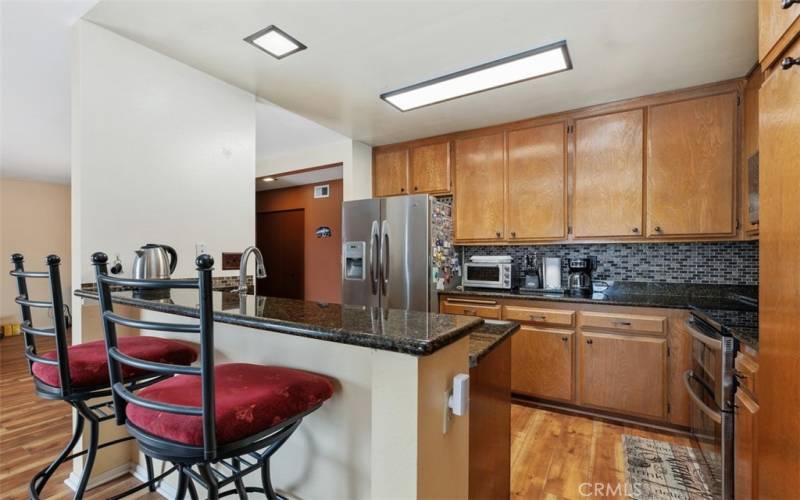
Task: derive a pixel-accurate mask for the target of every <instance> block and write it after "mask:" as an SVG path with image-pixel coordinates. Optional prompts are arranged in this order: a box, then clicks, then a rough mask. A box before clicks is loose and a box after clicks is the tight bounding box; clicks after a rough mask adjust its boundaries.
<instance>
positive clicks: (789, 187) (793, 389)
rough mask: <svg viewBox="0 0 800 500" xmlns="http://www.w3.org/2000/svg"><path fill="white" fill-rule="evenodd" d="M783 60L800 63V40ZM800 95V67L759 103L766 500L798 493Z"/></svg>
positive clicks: (766, 87) (770, 80)
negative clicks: (799, 58) (797, 59)
mask: <svg viewBox="0 0 800 500" xmlns="http://www.w3.org/2000/svg"><path fill="white" fill-rule="evenodd" d="M794 8H798V6H795V7H794ZM785 55H786V56H789V57H793V58H794V57H800V41H797V42H795V43H794V45H793V47H791V48H790V49H789V50H788V51H787V52H786V54H785ZM799 96H800V66H793V67H791V68H789V69H787V70H783V69H780V68H777V69H775V71H774V72H773V73H772V74H771V75H769V76H768V77H767V79H766V80H765V82H764V84H763V85H762V86H761V96H760V99H759V106H760V108H761V110H760V113H759V114H760V122H759V147H760V148H761V153H760V156H761V167H760V178H759V188H760V197H761V205H760V210H761V216H760V221H759V276H760V280H761V282H762V283H764V286H761V287H759V346H758V362H759V365H760V366H759V371H758V387H757V391H758V399H759V403H760V405H761V410H760V411H759V416H758V469H759V477H760V478H761V480H760V481H759V496H760V498H792V497H796V496H797V494H798V491H800V411H798V408H800V376H798V361H797V360H798V359H800V327H798V325H800V281H799V280H798V276H800V259H798V251H799V250H800V245H798V238H800V236H799V235H800V202H798V197H800V193H799V192H798V186H800V166H798V159H800V140H798V138H800V99H799V98H798V97H799Z"/></svg>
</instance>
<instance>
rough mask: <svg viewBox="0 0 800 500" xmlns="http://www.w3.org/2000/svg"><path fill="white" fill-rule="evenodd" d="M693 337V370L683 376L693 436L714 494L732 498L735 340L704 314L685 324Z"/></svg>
mask: <svg viewBox="0 0 800 500" xmlns="http://www.w3.org/2000/svg"><path fill="white" fill-rule="evenodd" d="M686 330H687V331H688V332H689V335H690V336H691V342H692V348H691V356H692V360H691V361H692V363H691V366H692V368H691V369H690V370H687V371H686V372H685V373H684V374H683V381H684V385H685V386H686V391H687V392H688V394H689V398H690V400H691V402H690V425H691V429H692V434H693V435H694V436H695V438H696V440H697V444H698V447H699V450H700V452H701V453H702V455H703V458H704V460H705V462H706V464H707V465H708V469H709V472H710V475H711V477H710V478H709V479H710V481H711V483H712V484H711V486H712V490H713V492H714V494H715V496H718V497H719V498H722V499H724V500H729V499H732V498H733V484H734V476H733V475H734V470H735V469H734V466H733V457H734V450H733V424H734V413H733V410H734V392H735V390H736V381H735V377H734V374H735V372H734V358H735V356H736V351H737V349H738V347H737V343H736V340H735V339H734V338H733V337H732V336H730V335H726V334H725V333H726V332H725V329H724V328H723V327H722V325H720V324H719V323H717V322H716V321H715V320H714V319H712V317H711V316H710V315H708V314H706V313H705V312H704V311H693V312H692V315H691V317H690V318H689V319H688V320H687V321H686Z"/></svg>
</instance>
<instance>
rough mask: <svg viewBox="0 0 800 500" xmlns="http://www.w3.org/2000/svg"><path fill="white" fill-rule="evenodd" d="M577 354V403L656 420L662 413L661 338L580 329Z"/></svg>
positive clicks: (664, 355) (663, 341)
mask: <svg viewBox="0 0 800 500" xmlns="http://www.w3.org/2000/svg"><path fill="white" fill-rule="evenodd" d="M578 356H579V362H578V377H579V380H580V392H579V402H580V403H581V404H583V405H586V406H593V407H596V408H601V409H604V410H610V411H615V412H622V413H630V414H634V415H638V416H642V417H646V418H654V419H659V420H660V419H663V418H664V417H665V416H666V415H665V414H666V403H667V401H666V390H665V389H666V386H665V380H666V367H667V340H666V339H665V338H661V337H652V336H643V335H642V336H640V335H628V334H616V333H594V332H591V333H589V332H581V334H580V347H579V349H578Z"/></svg>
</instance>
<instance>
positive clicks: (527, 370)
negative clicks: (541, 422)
mask: <svg viewBox="0 0 800 500" xmlns="http://www.w3.org/2000/svg"><path fill="white" fill-rule="evenodd" d="M574 336H575V333H574V332H573V331H571V330H555V329H540V328H536V327H533V326H529V325H523V326H522V327H521V329H520V331H518V332H517V333H516V334H515V335H514V336H513V337H512V338H511V341H512V345H511V390H512V391H513V392H515V393H519V394H525V395H528V396H536V397H541V398H546V399H557V400H562V401H572V400H573V397H572V394H573V376H572V374H573V369H572V368H573V362H572V359H573V356H572V353H573V345H574Z"/></svg>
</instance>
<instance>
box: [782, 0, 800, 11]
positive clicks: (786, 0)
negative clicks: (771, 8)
mask: <svg viewBox="0 0 800 500" xmlns="http://www.w3.org/2000/svg"><path fill="white" fill-rule="evenodd" d="M796 3H800V0H781V9H788V8H789V7H791V6H792V5H794V4H796Z"/></svg>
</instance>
